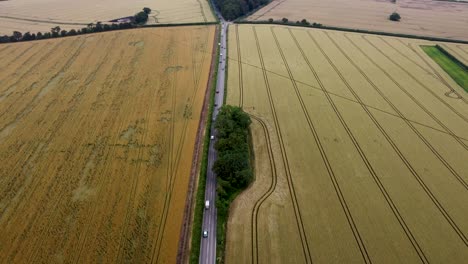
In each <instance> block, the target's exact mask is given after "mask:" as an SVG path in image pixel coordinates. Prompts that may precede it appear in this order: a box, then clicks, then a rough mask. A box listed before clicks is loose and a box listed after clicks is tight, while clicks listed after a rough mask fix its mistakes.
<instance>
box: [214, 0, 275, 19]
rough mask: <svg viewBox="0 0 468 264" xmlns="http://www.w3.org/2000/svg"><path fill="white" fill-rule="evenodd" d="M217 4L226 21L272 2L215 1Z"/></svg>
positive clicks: (258, 0)
mask: <svg viewBox="0 0 468 264" xmlns="http://www.w3.org/2000/svg"><path fill="white" fill-rule="evenodd" d="M215 2H216V5H217V6H218V7H219V10H220V11H221V14H222V15H223V17H224V18H225V19H226V20H234V19H236V18H238V17H241V16H244V15H246V14H248V13H249V12H251V11H253V10H255V9H256V8H258V7H260V6H262V5H266V4H268V3H269V2H270V0H215Z"/></svg>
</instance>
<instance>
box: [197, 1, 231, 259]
mask: <svg viewBox="0 0 468 264" xmlns="http://www.w3.org/2000/svg"><path fill="white" fill-rule="evenodd" d="M215 12H216V15H217V16H218V17H219V19H220V22H221V36H220V40H219V41H220V42H219V43H217V44H218V45H219V52H220V56H219V62H218V63H219V65H218V78H217V80H216V93H215V100H214V101H215V108H214V111H213V116H212V117H211V118H212V119H213V120H214V119H215V118H216V116H217V115H218V111H219V107H221V106H222V105H223V101H224V78H225V69H226V58H227V56H226V30H227V27H228V23H227V22H226V21H225V20H224V19H223V17H222V16H221V13H219V11H218V10H217V9H216V8H215ZM210 135H211V136H214V139H212V140H210V146H209V150H208V170H207V176H206V189H205V201H209V203H210V207H209V209H204V213H203V225H202V233H203V232H204V231H207V232H208V237H206V238H204V237H203V234H200V237H201V238H200V239H201V247H200V258H199V263H206V264H212V263H216V220H217V219H216V206H215V205H216V203H215V198H216V174H215V173H214V172H213V170H212V168H213V164H214V162H215V160H216V156H217V155H216V150H215V149H214V144H215V141H216V131H215V129H214V123H212V126H211V128H210Z"/></svg>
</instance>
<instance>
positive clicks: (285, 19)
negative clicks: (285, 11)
mask: <svg viewBox="0 0 468 264" xmlns="http://www.w3.org/2000/svg"><path fill="white" fill-rule="evenodd" d="M281 21H283V23H288V21H289V20H288V19H287V18H285V17H283V19H281Z"/></svg>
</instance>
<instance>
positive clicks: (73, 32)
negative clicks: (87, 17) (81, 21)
mask: <svg viewBox="0 0 468 264" xmlns="http://www.w3.org/2000/svg"><path fill="white" fill-rule="evenodd" d="M76 35H78V32H77V31H76V30H74V29H71V30H70V31H68V36H76Z"/></svg>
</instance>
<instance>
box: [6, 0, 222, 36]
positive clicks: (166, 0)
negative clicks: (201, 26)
mask: <svg viewBox="0 0 468 264" xmlns="http://www.w3.org/2000/svg"><path fill="white" fill-rule="evenodd" d="M143 7H149V8H151V9H152V13H151V14H150V17H149V20H148V24H155V23H189V22H210V21H215V19H214V17H213V14H212V12H211V10H210V6H209V3H208V1H207V0H176V1H171V0H159V1H152V0H136V1H135V0H133V1H130V0H117V1H115V0H112V1H111V0H100V1H93V0H80V1H73V0H9V1H0V35H4V34H8V35H10V34H12V32H13V31H20V32H22V33H25V32H28V31H29V32H31V33H34V32H39V31H40V32H48V31H50V29H51V28H52V27H55V26H60V27H61V28H62V29H66V30H69V29H80V28H82V27H86V25H87V24H89V23H96V22H98V21H100V22H107V21H110V20H114V19H117V18H122V17H128V16H132V15H134V14H135V13H137V12H139V11H141V10H142V9H143Z"/></svg>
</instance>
